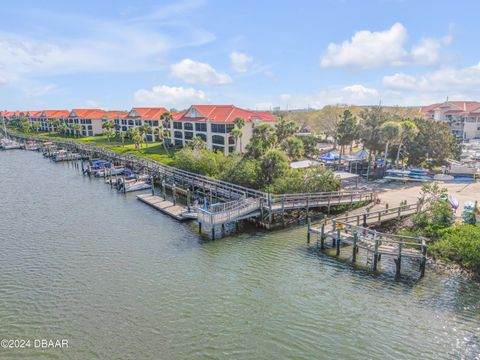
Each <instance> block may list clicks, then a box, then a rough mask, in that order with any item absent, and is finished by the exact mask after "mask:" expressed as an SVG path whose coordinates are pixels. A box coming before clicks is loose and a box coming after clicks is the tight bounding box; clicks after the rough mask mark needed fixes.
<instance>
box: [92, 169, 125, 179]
mask: <svg viewBox="0 0 480 360" xmlns="http://www.w3.org/2000/svg"><path fill="white" fill-rule="evenodd" d="M124 171H125V168H123V167H111V168H105V169H101V170H99V171H97V172H96V173H95V177H107V176H115V175H122V174H123V172H124Z"/></svg>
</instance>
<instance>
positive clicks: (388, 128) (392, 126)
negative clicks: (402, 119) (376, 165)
mask: <svg viewBox="0 0 480 360" xmlns="http://www.w3.org/2000/svg"><path fill="white" fill-rule="evenodd" d="M400 133H401V127H400V124H399V123H398V122H397V121H393V120H389V121H386V122H385V123H384V124H383V125H382V126H381V128H380V135H381V136H382V139H383V141H384V142H385V164H386V163H387V158H388V148H389V146H390V144H392V143H395V142H397V141H398V140H399V139H400ZM399 148H400V145H399Z"/></svg>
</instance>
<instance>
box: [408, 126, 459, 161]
mask: <svg viewBox="0 0 480 360" xmlns="http://www.w3.org/2000/svg"><path fill="white" fill-rule="evenodd" d="M413 121H414V123H415V125H416V127H417V128H418V132H417V134H416V135H415V136H412V137H411V138H410V139H407V141H406V142H405V152H406V155H407V156H408V164H409V165H412V166H420V165H423V164H426V165H428V166H430V167H433V166H440V165H443V164H444V163H445V161H446V160H447V159H448V158H450V157H452V156H454V154H456V152H457V149H458V148H457V144H456V141H455V138H454V137H453V136H452V133H451V131H450V127H449V126H448V124H446V123H443V122H439V121H433V120H428V119H422V118H416V119H414V120H413ZM427 160H428V163H427Z"/></svg>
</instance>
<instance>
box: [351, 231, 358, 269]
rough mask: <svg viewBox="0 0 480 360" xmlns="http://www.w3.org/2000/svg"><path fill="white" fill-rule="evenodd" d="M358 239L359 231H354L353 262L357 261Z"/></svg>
mask: <svg viewBox="0 0 480 360" xmlns="http://www.w3.org/2000/svg"><path fill="white" fill-rule="evenodd" d="M357 241H358V233H357V231H354V232H353V249H352V262H353V263H354V262H356V261H357Z"/></svg>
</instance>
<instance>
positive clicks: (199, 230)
mask: <svg viewBox="0 0 480 360" xmlns="http://www.w3.org/2000/svg"><path fill="white" fill-rule="evenodd" d="M198 233H199V234H201V233H202V222H201V221H199V222H198Z"/></svg>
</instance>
